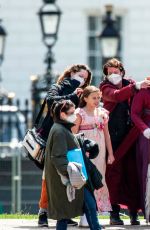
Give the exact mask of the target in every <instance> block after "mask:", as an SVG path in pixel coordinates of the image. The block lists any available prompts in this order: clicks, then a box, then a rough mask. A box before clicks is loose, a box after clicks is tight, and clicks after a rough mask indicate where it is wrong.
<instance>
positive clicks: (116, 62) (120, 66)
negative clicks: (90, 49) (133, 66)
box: [103, 58, 125, 77]
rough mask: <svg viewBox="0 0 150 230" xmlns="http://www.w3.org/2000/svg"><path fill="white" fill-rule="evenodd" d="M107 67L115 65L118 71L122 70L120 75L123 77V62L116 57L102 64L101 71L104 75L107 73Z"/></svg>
mask: <svg viewBox="0 0 150 230" xmlns="http://www.w3.org/2000/svg"><path fill="white" fill-rule="evenodd" d="M108 67H115V68H118V69H120V71H121V72H122V77H124V75H125V69H124V67H123V64H122V63H121V62H120V61H119V60H118V59H116V58H112V59H109V60H108V61H107V62H106V64H105V65H104V66H103V73H104V74H105V76H107V75H108Z"/></svg>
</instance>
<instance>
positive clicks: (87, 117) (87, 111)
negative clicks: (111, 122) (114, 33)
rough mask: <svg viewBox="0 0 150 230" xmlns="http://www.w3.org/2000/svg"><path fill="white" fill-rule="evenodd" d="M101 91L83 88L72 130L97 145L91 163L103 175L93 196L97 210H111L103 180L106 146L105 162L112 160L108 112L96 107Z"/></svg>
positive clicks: (93, 88)
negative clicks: (97, 151) (95, 154)
mask: <svg viewBox="0 0 150 230" xmlns="http://www.w3.org/2000/svg"><path fill="white" fill-rule="evenodd" d="M100 98H101V92H100V90H99V89H98V88H96V87H95V86H88V87H86V88H85V89H84V90H83V94H82V97H81V100H80V105H79V108H78V109H76V114H77V120H76V125H75V126H74V127H73V132H74V133H78V132H82V133H84V134H85V137H87V138H89V139H92V140H94V141H96V142H97V143H98V145H99V150H100V152H99V154H98V156H97V157H96V158H95V159H93V160H92V161H93V163H94V164H95V165H96V167H97V168H98V170H99V171H100V172H101V174H102V176H103V184H104V186H103V188H101V189H99V190H96V191H95V198H96V201H97V207H98V211H99V212H106V211H111V205H110V200H109V193H108V188H107V185H106V182H105V171H106V148H107V151H108V159H107V163H108V164H112V163H113V161H114V156H113V151H112V146H111V140H110V136H109V131H108V119H109V116H108V112H107V110H105V109H103V108H100V107H98V106H99V103H100Z"/></svg>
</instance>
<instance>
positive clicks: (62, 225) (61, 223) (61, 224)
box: [56, 219, 68, 230]
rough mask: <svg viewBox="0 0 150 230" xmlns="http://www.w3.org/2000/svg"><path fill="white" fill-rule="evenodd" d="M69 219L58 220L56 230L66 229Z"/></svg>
mask: <svg viewBox="0 0 150 230" xmlns="http://www.w3.org/2000/svg"><path fill="white" fill-rule="evenodd" d="M67 223H68V219H61V220H57V224H56V230H66V229H67Z"/></svg>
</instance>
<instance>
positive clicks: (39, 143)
mask: <svg viewBox="0 0 150 230" xmlns="http://www.w3.org/2000/svg"><path fill="white" fill-rule="evenodd" d="M45 105H46V99H45V100H44V102H43V104H42V106H41V109H40V111H39V113H38V115H37V118H36V120H35V123H34V127H33V128H32V129H28V130H27V132H26V134H25V137H24V139H23V141H22V146H23V149H24V151H25V152H26V154H27V156H28V157H29V159H30V160H32V161H33V162H34V163H35V165H36V166H37V167H38V168H40V169H42V170H43V169H44V159H45V148H46V141H45V140H43V139H42V137H41V136H40V134H39V132H38V128H37V127H38V124H39V121H40V119H41V116H42V113H43V111H44V108H45Z"/></svg>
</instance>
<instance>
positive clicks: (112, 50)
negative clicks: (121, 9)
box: [99, 5, 120, 64]
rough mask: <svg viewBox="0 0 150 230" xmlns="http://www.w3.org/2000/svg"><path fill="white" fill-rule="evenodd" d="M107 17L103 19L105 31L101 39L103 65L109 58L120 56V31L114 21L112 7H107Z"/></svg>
mask: <svg viewBox="0 0 150 230" xmlns="http://www.w3.org/2000/svg"><path fill="white" fill-rule="evenodd" d="M105 7H106V15H105V17H104V19H103V24H104V29H103V30H102V32H101V34H100V36H99V38H100V42H101V51H102V57H103V64H104V61H106V60H107V59H109V58H112V57H117V56H118V48H119V38H120V35H119V31H118V30H117V28H116V21H115V20H113V19H112V10H113V6H112V5H106V6H105Z"/></svg>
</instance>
